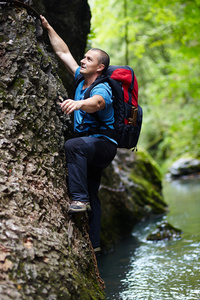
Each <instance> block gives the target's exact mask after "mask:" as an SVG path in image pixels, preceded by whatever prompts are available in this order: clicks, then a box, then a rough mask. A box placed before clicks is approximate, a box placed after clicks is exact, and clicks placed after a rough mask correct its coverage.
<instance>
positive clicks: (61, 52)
mask: <svg viewBox="0 0 200 300" xmlns="http://www.w3.org/2000/svg"><path fill="white" fill-rule="evenodd" d="M40 18H41V20H42V26H43V27H44V28H45V29H47V32H48V36H49V39H50V42H51V45H52V47H53V50H54V52H55V53H56V54H57V55H58V57H59V58H60V59H61V60H62V62H63V63H64V65H65V66H66V68H67V69H68V71H69V72H70V73H71V74H72V75H75V72H76V69H77V68H78V64H77V62H76V61H75V59H74V58H73V56H72V54H71V52H70V51H69V48H68V46H67V45H66V44H65V42H64V41H63V40H62V39H61V37H60V36H59V35H58V34H57V33H56V32H55V30H54V29H53V27H52V26H51V25H50V24H49V23H48V21H47V20H46V19H45V17H43V16H40Z"/></svg>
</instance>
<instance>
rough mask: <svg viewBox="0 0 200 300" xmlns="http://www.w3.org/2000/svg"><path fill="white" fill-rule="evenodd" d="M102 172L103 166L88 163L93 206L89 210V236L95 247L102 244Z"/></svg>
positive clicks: (89, 189)
mask: <svg viewBox="0 0 200 300" xmlns="http://www.w3.org/2000/svg"><path fill="white" fill-rule="evenodd" d="M101 173H102V169H101V168H99V167H95V166H92V165H88V191H89V195H90V204H91V208H92V210H91V211H89V212H88V215H89V226H90V230H89V236H90V240H91V242H92V246H93V248H98V247H99V246H100V231H101V202H100V199H99V197H98V191H99V185H100V182H101Z"/></svg>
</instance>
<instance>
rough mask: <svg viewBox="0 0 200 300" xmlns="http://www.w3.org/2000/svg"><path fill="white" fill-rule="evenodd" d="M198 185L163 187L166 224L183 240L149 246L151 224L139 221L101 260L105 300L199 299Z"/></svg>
mask: <svg viewBox="0 0 200 300" xmlns="http://www.w3.org/2000/svg"><path fill="white" fill-rule="evenodd" d="M199 183H200V181H199V180H193V181H188V182H181V181H176V182H173V183H165V185H164V196H165V199H166V202H167V203H168V204H169V206H170V212H169V214H168V215H167V217H166V218H167V220H168V221H169V222H170V223H171V224H172V225H173V226H175V227H178V228H180V229H181V230H183V232H184V233H183V235H182V238H181V239H179V240H175V241H160V242H157V243H153V242H151V241H147V240H146V237H147V235H148V234H149V232H151V231H152V230H154V228H155V226H156V221H155V220H149V221H146V222H141V223H140V224H138V225H137V227H135V229H134V232H133V235H132V236H131V237H129V238H127V239H125V240H124V241H123V242H122V243H121V244H120V245H119V246H118V247H117V248H116V249H115V251H114V252H113V253H109V254H107V255H106V256H103V257H101V258H100V259H99V261H98V263H99V269H100V274H101V276H102V278H103V279H104V280H105V282H106V286H107V288H106V295H107V299H113V300H118V299H122V300H125V299H126V300H132V299H134V300H137V299H142V300H146V299H150V300H163V299H169V300H171V299H182V300H190V299H191V300H193V299H195V300H198V299H200V233H199V229H200V218H199V211H200V197H199V195H200V184H199Z"/></svg>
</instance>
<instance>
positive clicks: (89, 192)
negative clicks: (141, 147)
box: [65, 137, 117, 247]
mask: <svg viewBox="0 0 200 300" xmlns="http://www.w3.org/2000/svg"><path fill="white" fill-rule="evenodd" d="M116 151H117V146H116V145H115V144H113V143H112V142H110V141H109V140H107V139H106V138H95V137H81V138H75V139H71V140H68V141H67V142H66V143H65V153H66V160H67V166H68V183H69V192H70V194H71V195H72V200H73V201H72V204H71V206H70V209H71V207H72V206H73V212H77V211H79V210H78V209H77V206H75V205H74V204H73V203H74V202H75V201H78V202H79V203H80V202H81V204H82V203H83V202H85V203H86V202H88V201H90V202H91V206H92V214H90V218H89V219H90V238H91V241H92V243H93V247H96V244H99V243H100V241H99V240H100V227H101V203H100V200H99V198H98V189H99V185H100V179H101V170H102V169H104V168H105V167H107V166H108V165H109V164H110V163H111V161H112V160H113V158H114V157H115V154H116ZM74 207H75V208H74ZM85 210H86V209H85ZM81 211H83V210H81ZM69 212H70V210H69Z"/></svg>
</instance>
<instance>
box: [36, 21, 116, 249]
mask: <svg viewBox="0 0 200 300" xmlns="http://www.w3.org/2000/svg"><path fill="white" fill-rule="evenodd" d="M41 20H42V25H43V27H44V28H46V29H47V32H48V35H49V39H50V42H51V45H52V47H53V49H54V51H55V53H56V54H57V55H58V57H59V58H60V59H61V60H62V62H63V63H64V65H65V66H66V68H67V70H68V71H69V72H70V73H71V74H72V75H73V76H74V77H75V79H76V78H77V76H78V75H79V74H82V75H83V77H84V78H83V80H82V81H81V82H80V83H79V84H78V87H77V89H76V92H75V99H74V100H72V99H67V100H64V101H63V102H62V103H61V108H62V110H63V112H64V113H67V114H71V113H72V112H74V131H75V134H76V137H75V138H72V139H70V140H68V141H67V142H66V143H65V154H66V161H67V167H68V185H69V192H70V195H71V197H72V203H71V205H70V207H69V210H68V212H69V213H76V212H84V211H87V210H88V209H90V208H91V211H88V213H89V225H90V230H89V236H90V240H91V242H92V245H93V248H94V250H99V249H100V228H101V203H100V200H99V198H98V190H99V185H100V180H101V172H102V170H103V169H104V168H105V167H107V166H108V165H109V164H110V163H111V161H112V160H113V159H114V157H115V154H116V151H117V142H116V141H115V140H114V139H112V138H110V137H108V136H106V131H107V127H105V126H104V125H102V124H106V126H109V127H110V128H111V129H113V123H114V110H113V100H112V90H111V88H110V86H109V84H108V83H100V84H98V85H96V86H95V87H94V88H93V89H92V90H91V92H90V97H89V98H87V99H84V94H85V91H86V90H87V88H88V87H89V86H90V85H91V84H92V83H93V82H94V81H95V80H96V78H97V77H98V76H100V75H102V74H103V72H105V71H106V69H107V68H108V66H109V56H108V54H107V53H106V52H104V51H102V50H100V49H91V50H89V51H88V52H87V53H86V54H85V56H84V58H83V59H82V60H81V66H80V67H79V66H78V64H77V63H76V61H75V60H74V58H73V56H72V54H71V53H70V51H69V48H68V46H67V45H66V44H65V42H64V41H63V40H62V39H61V38H60V37H59V36H58V34H57V33H56V32H55V31H54V29H53V28H52V27H51V26H50V24H49V23H48V22H47V20H46V19H45V18H44V17H43V16H41ZM93 113H95V114H96V115H97V117H95V116H94V114H93ZM99 120H101V121H99ZM102 132H103V133H102ZM104 132H105V133H104Z"/></svg>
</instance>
